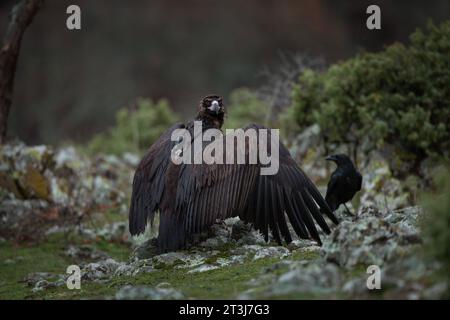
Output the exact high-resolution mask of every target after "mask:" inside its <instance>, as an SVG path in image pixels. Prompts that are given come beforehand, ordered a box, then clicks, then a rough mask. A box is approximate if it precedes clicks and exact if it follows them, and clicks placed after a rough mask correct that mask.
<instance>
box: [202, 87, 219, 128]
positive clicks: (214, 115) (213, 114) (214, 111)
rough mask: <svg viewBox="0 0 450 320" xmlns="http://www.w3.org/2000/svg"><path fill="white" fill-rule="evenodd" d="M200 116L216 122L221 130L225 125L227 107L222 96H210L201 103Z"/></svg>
mask: <svg viewBox="0 0 450 320" xmlns="http://www.w3.org/2000/svg"><path fill="white" fill-rule="evenodd" d="M199 115H200V116H201V117H203V118H207V119H209V120H212V121H213V122H216V123H217V125H216V126H218V127H219V128H220V127H221V126H222V124H223V120H224V116H225V107H224V105H223V99H222V97H221V96H216V95H210V96H206V97H204V98H203V99H202V100H201V101H200V106H199Z"/></svg>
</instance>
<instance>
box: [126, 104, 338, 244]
mask: <svg viewBox="0 0 450 320" xmlns="http://www.w3.org/2000/svg"><path fill="white" fill-rule="evenodd" d="M224 116H225V107H224V104H223V102H222V98H221V97H220V96H216V95H210V96H207V97H205V98H203V99H202V100H201V102H200V105H199V110H198V114H197V116H196V117H195V119H194V120H192V121H190V122H188V123H186V124H182V123H177V124H175V125H174V126H172V127H171V128H170V129H168V130H167V131H166V132H165V133H164V134H162V135H161V137H160V138H159V139H158V140H157V141H156V142H155V143H154V144H153V145H152V146H151V147H150V149H149V150H148V151H147V153H146V154H145V156H144V157H143V159H142V160H141V162H140V164H139V165H138V167H137V169H136V172H135V175H134V179H133V191H132V197H131V205H130V211H129V229H130V233H131V234H132V235H137V234H141V233H143V232H144V231H145V228H146V226H147V223H148V222H149V221H150V222H151V223H153V219H154V216H155V213H156V212H159V215H160V224H159V234H158V239H157V246H158V250H159V252H168V251H174V250H177V249H181V248H185V247H186V245H187V243H188V242H189V240H190V239H191V237H192V235H194V234H197V233H200V232H203V231H205V230H206V229H207V228H208V227H210V226H211V225H212V224H213V223H215V222H216V220H221V219H226V218H229V217H235V216H239V217H240V219H241V220H243V221H244V222H247V223H251V224H252V225H253V226H254V227H255V228H256V229H257V230H259V231H260V232H261V233H262V234H263V235H264V238H265V240H266V241H268V238H269V230H270V231H271V234H272V236H273V238H274V239H275V240H276V241H277V242H278V243H279V244H282V238H283V239H284V240H285V241H286V242H287V243H290V242H291V241H292V237H291V234H290V231H289V228H288V224H287V218H288V219H289V221H290V224H291V225H292V228H293V230H294V231H295V233H296V234H297V235H298V236H299V237H300V238H304V239H313V240H315V241H316V242H317V243H318V244H319V245H321V244H322V243H321V239H320V236H319V233H318V230H317V229H316V226H315V222H317V224H318V225H319V226H320V227H321V229H322V230H323V231H324V232H326V233H327V234H328V233H330V229H329V227H328V225H327V223H326V221H325V219H324V218H323V216H322V214H321V213H324V214H326V215H327V216H328V217H329V218H330V219H331V221H333V222H334V223H335V224H337V223H338V220H337V218H336V217H335V216H334V214H333V212H332V211H331V210H330V208H329V207H328V205H327V203H326V201H325V200H324V199H323V197H322V195H321V194H320V192H319V191H318V190H317V188H316V187H315V185H314V184H313V182H312V181H311V180H310V179H309V178H308V177H307V176H306V174H305V173H304V172H303V171H302V170H301V169H300V168H299V166H298V165H297V164H296V163H295V161H294V160H293V159H292V157H291V156H290V154H289V151H288V150H287V149H286V148H285V147H284V146H283V145H282V144H281V143H279V145H278V148H279V157H278V172H277V173H276V174H273V175H262V174H261V173H260V171H261V170H262V169H263V167H265V166H266V165H263V164H262V162H261V161H260V159H259V158H258V160H257V162H256V163H254V162H253V163H251V161H248V160H249V152H248V149H249V148H247V147H248V146H249V141H246V142H245V143H246V144H245V146H246V148H245V151H244V152H245V157H246V160H247V161H245V163H244V164H242V163H239V164H237V163H234V164H230V163H223V164H220V163H213V164H207V163H204V162H202V163H199V164H189V163H181V164H179V163H175V162H174V161H172V157H171V155H172V153H173V152H174V150H175V149H176V148H174V147H176V146H177V145H179V144H180V142H179V141H173V133H174V132H175V130H176V129H186V130H187V131H188V132H190V133H191V134H192V135H191V136H192V141H193V139H194V138H195V137H194V124H195V122H196V123H199V121H200V122H201V124H202V129H203V130H206V129H211V128H213V129H221V127H222V125H223V122H224ZM250 129H251V130H254V131H256V132H257V133H259V132H261V130H262V129H267V128H265V127H263V126H261V125H257V124H251V125H249V126H247V127H246V128H244V129H243V130H244V132H247V131H248V130H250ZM220 132H221V131H220ZM224 136H228V135H224ZM192 141H189V143H191V142H192ZM264 143H266V142H264ZM207 145H208V143H207V142H202V145H201V148H203V149H204V148H205V146H207ZM261 145H262V140H260V139H259V138H258V140H257V145H256V148H257V149H259V148H261ZM263 147H266V148H268V150H269V152H270V153H271V150H270V148H271V146H263ZM183 152H185V151H183ZM286 217H287V218H286ZM314 221H315V222H314Z"/></svg>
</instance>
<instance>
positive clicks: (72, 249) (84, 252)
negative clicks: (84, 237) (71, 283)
mask: <svg viewBox="0 0 450 320" xmlns="http://www.w3.org/2000/svg"><path fill="white" fill-rule="evenodd" d="M64 253H65V254H66V255H67V256H68V257H70V258H72V259H74V260H75V261H95V260H105V259H108V258H109V256H108V255H107V254H106V253H105V252H102V251H100V250H97V249H95V248H94V247H93V246H90V245H82V246H74V245H69V246H68V247H67V248H66V250H65V251H64Z"/></svg>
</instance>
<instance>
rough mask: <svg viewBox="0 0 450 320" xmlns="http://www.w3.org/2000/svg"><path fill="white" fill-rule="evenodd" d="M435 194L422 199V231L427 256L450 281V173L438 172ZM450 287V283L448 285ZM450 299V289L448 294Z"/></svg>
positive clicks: (443, 170)
mask: <svg viewBox="0 0 450 320" xmlns="http://www.w3.org/2000/svg"><path fill="white" fill-rule="evenodd" d="M435 189H436V191H435V192H434V193H430V194H427V195H425V196H423V197H422V203H423V208H424V210H425V214H424V218H423V219H422V221H421V229H422V231H423V237H424V249H425V250H424V251H425V254H426V255H427V256H428V257H429V258H430V259H431V260H432V261H438V262H440V263H441V268H440V270H441V274H440V275H441V276H442V277H443V278H444V279H447V281H450V280H449V279H450V171H449V170H448V169H447V170H445V169H441V170H437V173H436V174H435ZM448 285H450V283H448ZM447 295H448V297H450V287H449V291H448V292H447Z"/></svg>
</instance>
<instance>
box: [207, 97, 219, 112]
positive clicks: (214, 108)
mask: <svg viewBox="0 0 450 320" xmlns="http://www.w3.org/2000/svg"><path fill="white" fill-rule="evenodd" d="M208 109H209V110H211V111H212V112H215V113H216V114H219V111H220V105H219V103H218V102H217V100H214V101H213V102H211V105H210V106H209V108H208Z"/></svg>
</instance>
